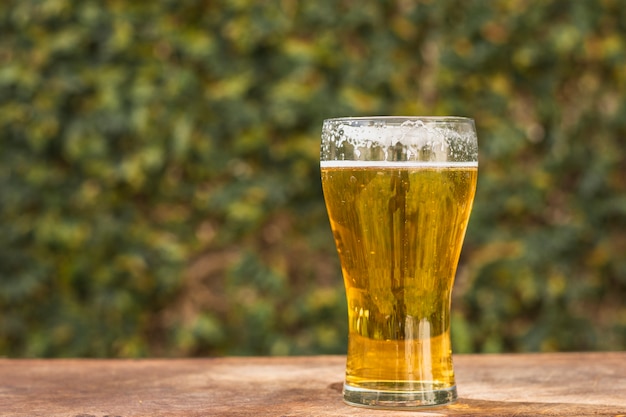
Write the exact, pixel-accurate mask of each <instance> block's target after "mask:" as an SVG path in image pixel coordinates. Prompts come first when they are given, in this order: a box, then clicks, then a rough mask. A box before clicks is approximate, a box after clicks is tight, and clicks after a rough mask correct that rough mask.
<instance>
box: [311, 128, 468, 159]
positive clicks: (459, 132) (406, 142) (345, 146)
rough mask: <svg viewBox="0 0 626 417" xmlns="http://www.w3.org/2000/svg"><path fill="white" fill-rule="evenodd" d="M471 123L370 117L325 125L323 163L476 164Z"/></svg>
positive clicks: (323, 131)
mask: <svg viewBox="0 0 626 417" xmlns="http://www.w3.org/2000/svg"><path fill="white" fill-rule="evenodd" d="M477 159H478V146H477V138H476V131H475V128H474V122H473V120H472V119H468V118H460V117H373V118H340V119H328V120H325V121H324V126H323V130H322V152H321V160H322V161H332V160H335V161H337V160H349V161H396V162H397V161H422V162H476V161H477Z"/></svg>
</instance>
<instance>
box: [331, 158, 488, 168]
mask: <svg viewBox="0 0 626 417" xmlns="http://www.w3.org/2000/svg"><path fill="white" fill-rule="evenodd" d="M320 167H321V168H361V167H363V168H366V167H367V168H372V167H374V168H454V167H458V168H475V167H478V162H477V161H472V162H455V161H345V160H343V161H320Z"/></svg>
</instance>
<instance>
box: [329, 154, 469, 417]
mask: <svg viewBox="0 0 626 417" xmlns="http://www.w3.org/2000/svg"><path fill="white" fill-rule="evenodd" d="M321 175H322V186H323V191H324V198H325V200H326V206H327V209H328V215H329V219H330V223H331V228H332V231H333V235H334V238H335V243H336V246H337V251H338V253H339V258H340V261H341V267H342V272H343V278H344V283H345V288H346V295H347V301H348V319H349V339H348V359H347V366H346V385H345V387H346V390H351V389H353V390H361V391H362V390H373V391H385V390H387V391H395V392H398V391H406V392H417V393H418V394H416V395H418V397H415V398H417V399H418V400H426V402H428V401H429V400H430V399H429V398H420V397H419V395H421V394H419V393H420V392H422V393H424V394H423V395H433V394H432V392H434V391H437V390H447V389H450V390H453V389H454V386H455V382H454V372H453V367H452V357H451V347H450V318H449V312H450V299H451V291H452V285H453V282H454V277H455V273H456V267H457V263H458V259H459V255H460V252H461V246H462V243H463V239H464V236H465V230H466V227H467V223H468V220H469V215H470V211H471V207H472V202H473V199H474V193H475V189H476V180H477V163H476V162H409V161H404V162H385V161H383V162H376V161H371V162H367V161H322V163H321ZM344 395H346V398H347V400H348V401H350V399H349V394H344ZM454 395H456V391H454ZM392 399H393V398H392ZM359 401H361V400H358V401H355V402H359ZM390 401H392V400H390ZM432 402H433V403H434V402H436V401H432ZM373 404H374V403H373ZM376 404H377V405H380V403H376Z"/></svg>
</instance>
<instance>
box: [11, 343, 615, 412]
mask: <svg viewBox="0 0 626 417" xmlns="http://www.w3.org/2000/svg"><path fill="white" fill-rule="evenodd" d="M344 366H345V358H344V357H343V356H315V357H253V358H215V359H146V360H108V359H107V360H94V359H63V360H59V359H56V360H43V359H42V360H40V359H0V416H46V417H60V416H63V417H66V416H67V417H105V416H107V417H130V416H164V417H169V416H172V417H173V416H188V417H189V416H190V417H194V416H254V417H262V416H279V417H280V416H283V417H287V416H348V417H350V416H409V415H416V416H446V415H452V416H568V417H575V416H624V415H626V352H612V353H554V354H543V353H542V354H511V355H508V354H507V355H457V356H455V357H454V366H455V371H456V375H457V387H458V392H459V400H458V401H457V402H456V403H455V404H453V405H450V406H445V407H438V408H430V409H425V410H424V411H418V412H414V411H397V412H392V411H386V410H370V409H364V408H356V407H351V406H348V405H345V404H344V403H343V402H342V399H341V385H342V380H343V373H344Z"/></svg>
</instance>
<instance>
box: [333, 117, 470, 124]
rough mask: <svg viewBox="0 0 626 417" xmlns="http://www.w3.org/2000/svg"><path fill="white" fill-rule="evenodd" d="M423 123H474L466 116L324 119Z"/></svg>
mask: <svg viewBox="0 0 626 417" xmlns="http://www.w3.org/2000/svg"><path fill="white" fill-rule="evenodd" d="M406 121H423V122H427V123H439V122H441V123H452V122H456V123H474V119H473V118H471V117H466V116H345V117H331V118H328V119H324V122H392V123H393V122H395V123H402V122H406Z"/></svg>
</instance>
